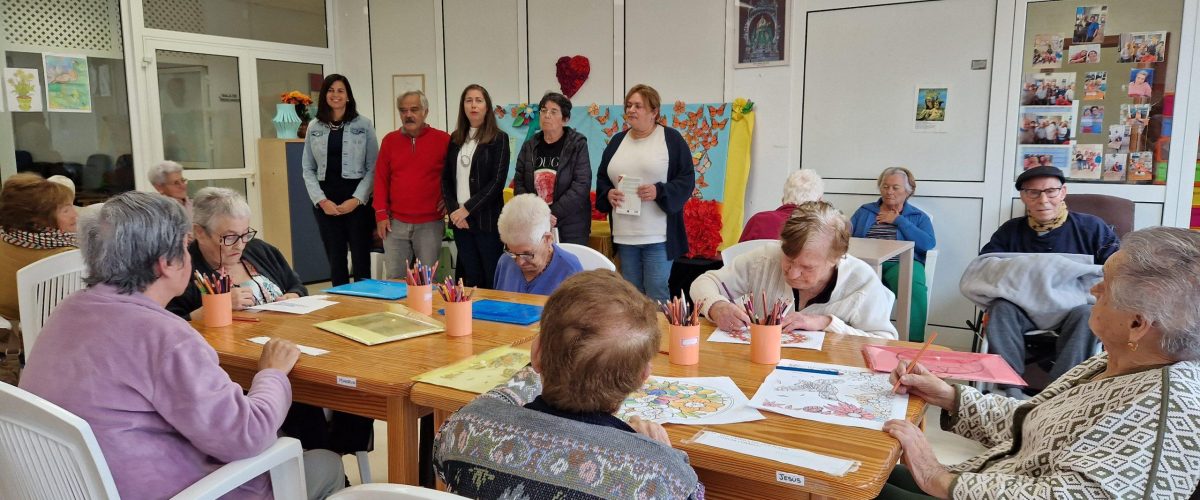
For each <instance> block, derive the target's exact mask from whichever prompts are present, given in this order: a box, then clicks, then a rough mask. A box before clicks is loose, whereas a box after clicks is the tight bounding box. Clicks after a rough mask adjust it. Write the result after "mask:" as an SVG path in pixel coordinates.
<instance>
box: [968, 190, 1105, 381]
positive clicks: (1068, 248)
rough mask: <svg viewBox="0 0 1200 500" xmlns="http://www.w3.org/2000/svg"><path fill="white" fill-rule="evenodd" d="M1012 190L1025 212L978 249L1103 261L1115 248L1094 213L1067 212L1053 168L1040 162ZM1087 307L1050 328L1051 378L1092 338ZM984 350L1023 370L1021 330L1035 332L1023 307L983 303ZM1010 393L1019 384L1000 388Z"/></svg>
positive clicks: (1086, 352)
mask: <svg viewBox="0 0 1200 500" xmlns="http://www.w3.org/2000/svg"><path fill="white" fill-rule="evenodd" d="M1016 187H1017V192H1019V193H1020V195H1021V202H1022V203H1024V204H1025V215H1024V216H1021V217H1015V218H1013V219H1011V220H1009V221H1008V222H1005V223H1004V224H1003V225H1001V226H1000V228H999V229H997V230H996V232H995V233H993V234H992V239H991V241H989V242H988V244H987V245H984V247H983V249H982V250H980V251H979V253H980V255H983V254H990V253H1001V252H1005V253H1008V252H1012V253H1060V254H1061V253H1066V254H1083V255H1089V256H1091V258H1092V262H1093V263H1094V264H1096V265H1103V264H1104V262H1105V261H1106V260H1108V257H1109V256H1110V255H1112V254H1113V253H1115V252H1116V251H1117V250H1118V249H1119V248H1120V241H1119V240H1118V239H1117V235H1116V234H1115V233H1114V232H1113V230H1112V228H1111V227H1109V226H1108V224H1106V223H1105V222H1104V221H1103V220H1101V219H1100V218H1099V217H1096V216H1094V215H1089V214H1083V213H1078V212H1071V211H1070V210H1068V208H1067V203H1066V201H1065V199H1066V196H1067V186H1066V179H1065V178H1064V177H1063V173H1062V170H1060V169H1058V168H1056V167H1050V166H1040V167H1034V168H1031V169H1029V170H1026V171H1024V172H1022V173H1021V175H1020V176H1018V177H1017V183H1016ZM1091 312H1092V306H1091V305H1088V304H1084V305H1078V306H1075V307H1074V308H1072V309H1071V310H1070V311H1068V312H1067V313H1066V315H1065V319H1063V321H1062V322H1061V324H1059V325H1058V326H1057V327H1055V328H1053V330H1054V331H1056V332H1057V333H1058V335H1059V339H1058V341H1057V342H1056V345H1055V351H1056V352H1055V361H1054V367H1053V369H1052V370H1051V372H1050V378H1051V380H1053V379H1056V378H1058V377H1059V376H1061V375H1062V374H1063V373H1065V372H1066V371H1067V370H1069V369H1071V367H1074V366H1075V365H1077V364H1079V363H1080V362H1082V361H1083V360H1085V359H1087V358H1088V357H1089V356H1090V355H1091V353H1092V350H1093V349H1094V346H1095V343H1096V338H1095V336H1093V335H1092V331H1091V329H1090V328H1088V318H1089V317H1091ZM988 317H989V320H988V326H987V338H988V350H989V351H990V352H992V353H995V354H999V355H1000V356H1002V357H1003V358H1004V359H1005V360H1006V361H1008V363H1009V364H1010V365H1012V366H1013V368H1014V369H1015V370H1016V371H1017V373H1022V372H1023V371H1024V368H1025V338H1024V337H1025V332H1028V331H1033V330H1037V329H1039V328H1037V327H1035V325H1034V322H1033V321H1032V320H1031V319H1030V317H1029V315H1028V314H1027V312H1026V311H1024V310H1023V309H1022V308H1021V307H1019V306H1017V305H1016V304H1013V303H1012V302H1010V301H1008V300H1004V299H996V300H995V301H994V302H992V303H991V304H990V305H989V307H988ZM1004 389H1005V390H1006V391H1007V392H1008V393H1009V395H1010V396H1014V397H1022V394H1021V393H1020V389H1019V388H1015V387H1007V388H1004Z"/></svg>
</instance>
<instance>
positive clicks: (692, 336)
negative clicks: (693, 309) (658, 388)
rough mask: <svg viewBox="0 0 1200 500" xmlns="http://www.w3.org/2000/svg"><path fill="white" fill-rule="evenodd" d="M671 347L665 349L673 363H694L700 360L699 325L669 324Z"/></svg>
mask: <svg viewBox="0 0 1200 500" xmlns="http://www.w3.org/2000/svg"><path fill="white" fill-rule="evenodd" d="M670 334H671V347H670V348H669V349H667V352H668V353H669V355H668V356H669V359H670V360H671V364H673V365H694V364H696V363H699V362H700V325H694V326H679V325H671V326H670Z"/></svg>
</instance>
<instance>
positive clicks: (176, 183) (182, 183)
mask: <svg viewBox="0 0 1200 500" xmlns="http://www.w3.org/2000/svg"><path fill="white" fill-rule="evenodd" d="M187 183H188V180H187V179H184V178H182V177H180V178H179V180H177V181H172V182H171V183H170V184H171V185H172V186H186V185H187Z"/></svg>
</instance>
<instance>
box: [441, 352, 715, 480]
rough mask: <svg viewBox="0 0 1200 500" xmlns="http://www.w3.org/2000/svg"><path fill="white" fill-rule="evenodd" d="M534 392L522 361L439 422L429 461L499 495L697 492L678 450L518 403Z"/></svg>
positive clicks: (533, 379)
mask: <svg viewBox="0 0 1200 500" xmlns="http://www.w3.org/2000/svg"><path fill="white" fill-rule="evenodd" d="M541 391H542V384H541V377H539V376H538V375H537V373H535V372H534V371H533V369H532V368H530V367H525V368H524V369H523V370H521V371H519V372H517V374H516V375H514V376H513V378H512V379H511V380H509V381H508V382H507V383H506V384H504V385H501V386H498V387H496V388H495V389H492V390H491V391H489V392H487V393H485V394H483V395H481V396H480V397H478V398H476V399H475V400H474V401H472V402H471V403H469V404H467V406H465V407H463V409H461V410H459V411H458V412H457V413H455V414H454V415H453V416H451V417H450V418H449V419H448V420H447V421H446V423H445V425H443V426H442V428H441V431H440V432H439V433H438V436H437V439H436V440H434V443H433V447H434V459H433V462H434V467H435V468H436V469H437V473H438V477H440V478H441V479H442V481H444V482H445V483H446V485H447V489H448V490H450V491H451V492H453V493H456V494H459V495H463V496H467V497H471V498H487V499H506V500H507V499H511V500H521V499H536V498H555V499H559V498H561V499H568V498H580V499H592V498H620V499H626V498H635V499H654V498H678V499H683V498H692V499H697V500H703V499H704V487H703V485H701V484H700V482H699V479H698V478H697V477H696V472H695V471H694V470H692V467H691V465H690V464H688V459H687V455H686V454H685V453H683V452H681V451H679V450H675V449H673V448H671V447H669V446H665V445H663V444H661V443H658V442H656V441H653V440H651V439H649V438H646V437H645V436H642V435H640V434H634V433H630V432H627V431H622V430H619V429H614V428H610V427H602V426H597V425H592V424H586V423H582V422H576V421H574V420H569V419H565V418H560V417H556V416H553V415H550V414H547V413H542V412H539V411H536V410H530V409H527V408H524V407H523V405H524V404H525V403H527V402H529V401H532V400H533V399H534V398H535V397H536V396H537V395H538V394H540V393H541Z"/></svg>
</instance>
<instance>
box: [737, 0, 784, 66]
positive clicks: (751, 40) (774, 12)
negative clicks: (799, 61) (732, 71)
mask: <svg viewBox="0 0 1200 500" xmlns="http://www.w3.org/2000/svg"><path fill="white" fill-rule="evenodd" d="M737 5H738V24H737V42H738V58H737V63H736V64H734V67H735V68H752V67H757V66H782V65H786V64H787V62H788V60H787V32H788V26H787V0H742V1H739V2H738V4H737Z"/></svg>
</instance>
